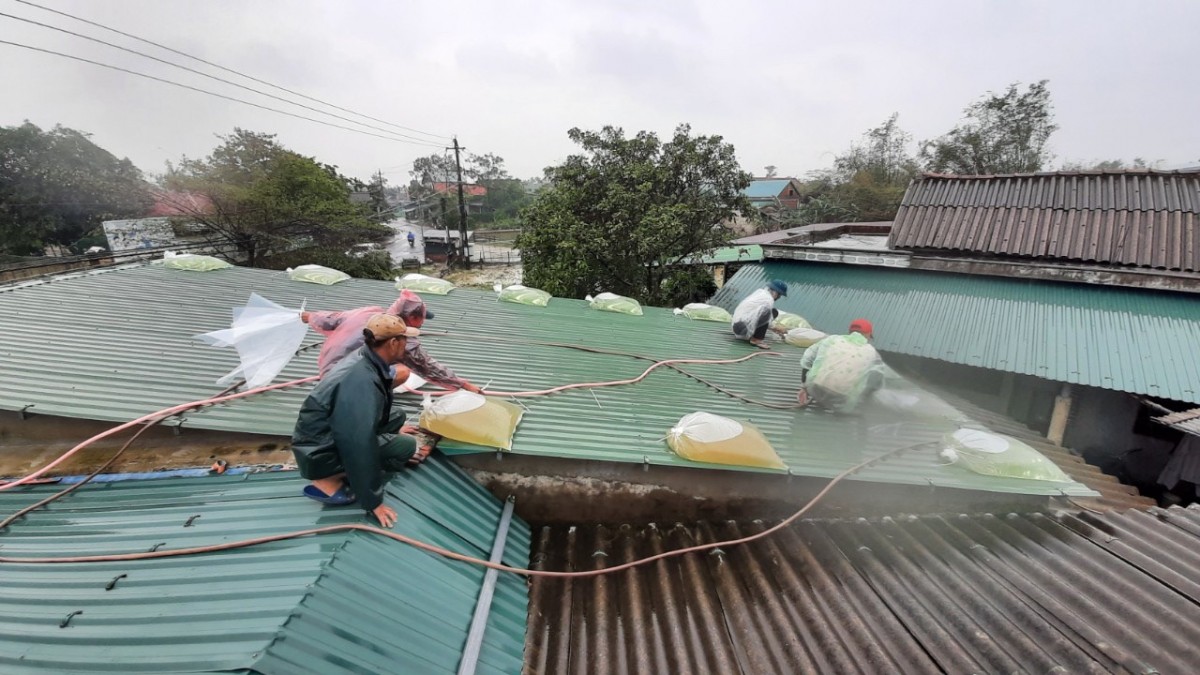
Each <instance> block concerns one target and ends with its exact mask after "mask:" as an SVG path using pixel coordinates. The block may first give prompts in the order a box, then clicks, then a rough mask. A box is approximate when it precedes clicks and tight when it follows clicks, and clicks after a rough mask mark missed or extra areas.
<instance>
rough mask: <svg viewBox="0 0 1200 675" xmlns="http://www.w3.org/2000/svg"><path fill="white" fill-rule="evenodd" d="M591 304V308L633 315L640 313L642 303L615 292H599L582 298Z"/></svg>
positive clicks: (639, 314)
mask: <svg viewBox="0 0 1200 675" xmlns="http://www.w3.org/2000/svg"><path fill="white" fill-rule="evenodd" d="M584 300H587V301H588V303H589V304H590V305H591V306H592V309H599V310H602V311H605V312H619V313H621V314H632V315H634V316H641V315H642V305H641V304H640V303H639V302H638V301H637V300H634V299H633V298H627V297H625V296H623V295H617V294H616V293H601V294H599V295H597V296H596V297H592V296H590V295H589V296H587V297H586V298H584Z"/></svg>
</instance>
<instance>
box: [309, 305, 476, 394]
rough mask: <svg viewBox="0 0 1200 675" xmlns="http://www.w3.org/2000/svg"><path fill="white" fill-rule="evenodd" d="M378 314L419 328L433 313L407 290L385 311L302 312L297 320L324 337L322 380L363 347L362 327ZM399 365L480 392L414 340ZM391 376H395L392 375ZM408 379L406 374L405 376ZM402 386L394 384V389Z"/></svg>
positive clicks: (437, 381)
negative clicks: (386, 315) (390, 316)
mask: <svg viewBox="0 0 1200 675" xmlns="http://www.w3.org/2000/svg"><path fill="white" fill-rule="evenodd" d="M380 312H387V313H388V314H394V315H396V316H398V317H400V318H401V319H403V320H404V323H405V324H407V325H408V326H411V327H413V328H420V327H421V326H422V325H424V323H425V321H426V320H427V319H432V318H433V312H431V311H429V310H428V308H426V307H425V301H424V300H422V299H421V296H419V295H417V294H416V293H413V292H412V291H410V290H403V291H400V297H398V298H396V301H395V302H393V303H392V306H391V307H389V308H387V309H386V310H385V309H384V308H382V307H377V306H371V307H359V308H357V309H350V310H345V311H341V312H301V313H300V320H301V321H303V322H304V323H306V324H308V325H309V327H311V328H312V329H313V330H315V331H317V332H318V333H320V334H322V335H324V336H325V344H324V345H322V346H321V355H320V356H319V357H317V369H318V373H319V374H320V376H321V377H324V376H325V374H326V373H328V372H329V371H330V370H331V369H332V368H333V367H334V366H335V365H337V363H338V362H339V361H341V360H342V359H343V358H345V357H347V356H349V355H350V354H353V353H354V352H355V351H357V350H358V349H359V348H360V347H362V346H363V328H365V327H366V325H367V320H369V319H370V318H371V316H372V315H374V314H378V313H380ZM401 365H404V366H407V367H408V369H410V370H411V371H412V372H414V373H416V374H417V375H420V376H421V377H423V378H425V379H426V380H428V381H430V382H432V383H434V384H437V385H442V386H445V387H450V388H454V389H466V390H467V391H470V392H473V393H476V394H478V393H481V391H480V388H479V387H477V386H475V385H473V384H471V383H470V382H469V381H467V380H466V379H465V378H462V377H459V376H458V375H456V374H455V373H454V371H453V370H451V369H450V368H448V367H446V366H445V365H443V364H442V363H441V362H439V361H438V360H437V359H435V358H433V357H432V356H430V354H429V352H427V351H425V348H424V347H423V346H421V341H420V340H419V339H417V338H410V339H409V340H408V343H407V347H406V349H405V353H404V360H403V361H402V362H401ZM393 377H396V374H395V373H393ZM405 377H406V378H407V375H406V376H405ZM400 384H403V382H397V383H396V386H399V385H400Z"/></svg>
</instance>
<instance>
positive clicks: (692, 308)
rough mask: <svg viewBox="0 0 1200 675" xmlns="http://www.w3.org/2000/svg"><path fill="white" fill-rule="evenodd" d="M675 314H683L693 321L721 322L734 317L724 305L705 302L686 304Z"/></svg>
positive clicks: (731, 319) (726, 321) (728, 320)
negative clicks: (718, 305)
mask: <svg viewBox="0 0 1200 675" xmlns="http://www.w3.org/2000/svg"><path fill="white" fill-rule="evenodd" d="M675 314H682V315H683V316H686V317H687V318H689V319H691V320H693V321H720V322H721V323H729V322H730V321H733V317H732V316H730V314H729V312H728V311H726V310H725V308H724V307H717V306H716V305H706V304H704V303H703V302H693V303H689V304H686V305H684V306H683V307H682V308H680V309H677V310H675Z"/></svg>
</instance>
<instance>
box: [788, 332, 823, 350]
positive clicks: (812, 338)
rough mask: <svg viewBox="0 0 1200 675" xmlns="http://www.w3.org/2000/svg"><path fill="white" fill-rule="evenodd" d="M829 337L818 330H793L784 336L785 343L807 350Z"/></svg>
mask: <svg viewBox="0 0 1200 675" xmlns="http://www.w3.org/2000/svg"><path fill="white" fill-rule="evenodd" d="M827 337H829V336H828V335H826V334H825V333H822V332H821V331H819V330H817V329H816V328H793V329H791V330H789V331H788V332H787V335H784V336H783V341H784V342H786V343H788V344H789V345H794V346H796V347H803V348H805V349H807V348H808V347H811V346H813V345H814V344H816V343H818V342H820V341H821V340H824V339H825V338H827Z"/></svg>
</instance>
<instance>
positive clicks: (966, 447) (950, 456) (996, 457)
mask: <svg viewBox="0 0 1200 675" xmlns="http://www.w3.org/2000/svg"><path fill="white" fill-rule="evenodd" d="M942 445H943V449H942V451H941V457H942V458H943V459H945V460H947V461H948V462H950V463H951V464H961V465H962V466H963V467H965V468H967V469H970V470H971V471H974V472H975V473H979V474H983V475H985V476H1001V477H1005V478H1025V479H1028V480H1047V481H1058V482H1068V481H1070V480H1071V477H1070V476H1068V475H1067V474H1065V473H1063V470H1062V469H1060V468H1058V465H1057V464H1055V463H1054V462H1051V461H1050V460H1049V459H1047V458H1046V456H1045V455H1043V454H1042V453H1040V452H1038V451H1037V450H1034V449H1033V448H1031V447H1029V446H1028V445H1027V444H1025V443H1023V442H1021V441H1018V440H1017V439H1015V438H1010V437H1008V436H1002V435H1000V434H993V433H990V432H987V431H980V430H977V429H959V430H958V431H955V432H953V433H949V434H946V436H945V437H944V438H943V439H942Z"/></svg>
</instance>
